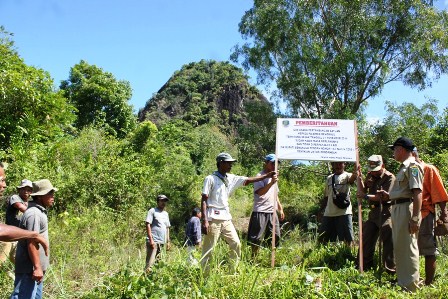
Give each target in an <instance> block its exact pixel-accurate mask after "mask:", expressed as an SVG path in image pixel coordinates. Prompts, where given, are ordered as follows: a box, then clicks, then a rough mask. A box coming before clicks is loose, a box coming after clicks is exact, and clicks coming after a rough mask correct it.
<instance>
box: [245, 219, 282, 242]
mask: <svg viewBox="0 0 448 299" xmlns="http://www.w3.org/2000/svg"><path fill="white" fill-rule="evenodd" d="M272 216H273V213H262V212H252V215H251V216H250V221H249V229H248V232H247V239H248V240H249V242H250V243H252V244H256V245H260V243H261V241H263V239H264V240H268V239H271V237H272ZM275 236H276V237H275V243H276V246H278V245H279V240H280V222H279V221H278V217H275Z"/></svg>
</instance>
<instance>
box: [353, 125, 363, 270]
mask: <svg viewBox="0 0 448 299" xmlns="http://www.w3.org/2000/svg"><path fill="white" fill-rule="evenodd" d="M355 148H356V166H355V168H356V169H357V168H358V165H360V164H359V147H358V124H357V122H356V120H355ZM356 186H357V188H358V189H360V188H361V186H362V185H361V178H360V177H359V176H358V178H357V179H356ZM358 225H359V273H363V272H364V265H363V262H364V254H363V249H362V198H361V199H360V198H358Z"/></svg>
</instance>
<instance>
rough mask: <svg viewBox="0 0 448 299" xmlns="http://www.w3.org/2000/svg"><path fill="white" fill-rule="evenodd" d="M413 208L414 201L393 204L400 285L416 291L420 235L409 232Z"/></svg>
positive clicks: (394, 240)
mask: <svg viewBox="0 0 448 299" xmlns="http://www.w3.org/2000/svg"><path fill="white" fill-rule="evenodd" d="M412 208H413V204H412V203H401V204H396V205H393V206H392V212H391V216H392V238H393V242H394V256H395V264H396V267H397V280H398V285H399V286H401V287H403V288H406V289H407V290H408V291H411V292H414V291H416V290H417V288H418V282H419V278H420V275H419V252H418V245H417V236H418V235H417V234H412V235H411V234H410V233H409V220H410V219H411V215H412Z"/></svg>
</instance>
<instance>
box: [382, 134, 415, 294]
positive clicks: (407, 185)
mask: <svg viewBox="0 0 448 299" xmlns="http://www.w3.org/2000/svg"><path fill="white" fill-rule="evenodd" d="M389 147H390V148H391V149H392V150H393V151H394V159H395V160H397V161H398V162H401V165H400V169H399V170H398V173H397V175H396V176H395V181H394V183H393V184H392V188H391V190H390V192H387V191H386V190H380V191H378V192H380V193H382V195H383V198H384V199H385V200H389V199H390V201H391V204H392V211H391V217H392V238H393V242H394V256H395V264H396V268H397V280H398V285H399V286H401V287H402V288H404V289H405V290H407V291H409V292H415V291H416V290H417V289H418V287H419V278H420V273H419V270H420V266H419V250H418V245H417V236H418V230H419V226H420V220H421V216H420V215H421V212H420V210H421V207H422V190H423V166H422V165H421V164H419V163H418V162H417V161H415V158H414V157H413V156H412V150H413V149H414V147H415V146H414V143H413V142H412V140H410V139H409V138H406V137H400V138H398V139H397V140H396V141H395V142H394V144H393V145H391V146H389Z"/></svg>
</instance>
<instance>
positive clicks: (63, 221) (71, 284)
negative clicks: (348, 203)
mask: <svg viewBox="0 0 448 299" xmlns="http://www.w3.org/2000/svg"><path fill="white" fill-rule="evenodd" d="M140 214H141V211H139V212H136V213H135V215H132V213H129V214H128V215H127V216H126V217H125V216H117V215H116V214H115V213H114V212H113V211H112V210H100V209H95V208H93V209H91V210H86V211H83V213H81V214H79V215H76V216H75V215H70V214H69V213H63V214H60V215H52V217H51V222H50V228H51V232H50V238H51V240H52V251H51V254H52V255H51V263H52V267H51V269H50V270H49V271H48V273H47V274H46V281H45V287H44V290H45V298H299V297H300V298H409V296H410V295H409V294H407V293H404V292H403V291H401V290H400V288H399V287H398V286H396V285H395V284H394V277H393V276H390V275H388V274H386V273H383V274H382V277H381V279H380V278H379V275H378V273H377V272H376V271H368V272H365V273H363V274H360V273H359V272H358V271H357V270H356V268H355V266H354V262H355V257H356V252H357V248H356V247H354V248H347V247H345V246H343V245H342V244H329V245H326V246H321V245H319V244H317V242H316V230H315V226H314V225H313V224H312V223H310V225H309V226H308V229H306V228H305V229H300V228H299V227H296V228H294V229H292V230H289V231H284V232H283V238H282V239H283V242H282V245H281V247H280V248H278V249H277V251H276V265H275V267H274V268H272V267H271V266H270V263H271V262H270V261H271V254H270V250H267V249H265V250H262V251H260V255H259V256H258V258H257V259H256V260H255V261H253V260H251V259H250V247H249V246H247V244H246V243H245V242H243V255H242V261H241V263H240V264H239V267H238V272H237V273H229V271H228V267H227V257H228V246H227V245H226V244H225V243H223V242H220V243H219V245H218V248H217V249H216V251H215V253H214V256H213V270H212V271H211V275H210V277H208V278H207V279H206V278H204V277H203V276H202V273H201V271H200V268H198V267H192V266H189V265H187V263H186V258H187V253H186V249H185V248H183V247H182V243H183V242H182V239H181V237H179V238H178V239H177V240H174V244H175V246H173V248H172V249H171V250H170V251H168V252H165V253H164V258H163V261H161V262H160V263H158V264H157V266H156V267H155V268H154V271H153V272H152V273H150V274H144V273H143V267H144V259H145V247H144V227H143V224H142V222H141V221H140V219H142V217H141V215H140ZM443 241H445V240H443ZM440 249H441V254H440V255H439V257H438V269H437V276H436V282H435V284H434V285H433V286H430V287H424V288H423V289H422V290H420V291H419V292H418V293H417V294H416V295H415V297H416V298H446V293H445V291H444V288H443V286H444V285H445V284H446V283H447V282H448V279H447V278H446V277H448V270H447V269H448V258H447V255H446V253H447V252H448V246H446V245H445V244H442V246H441V248H440ZM197 257H198V258H200V253H199V252H197ZM8 267H9V268H10V269H11V268H12V267H11V265H6V266H5V267H4V270H6V269H7V268H8ZM423 269H424V266H423V263H422V266H421V275H422V277H423V276H424V271H423ZM12 285H13V281H12V279H11V278H10V277H8V275H7V274H6V271H2V272H1V274H0V297H1V298H7V297H8V295H9V294H10V292H11V290H12Z"/></svg>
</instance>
